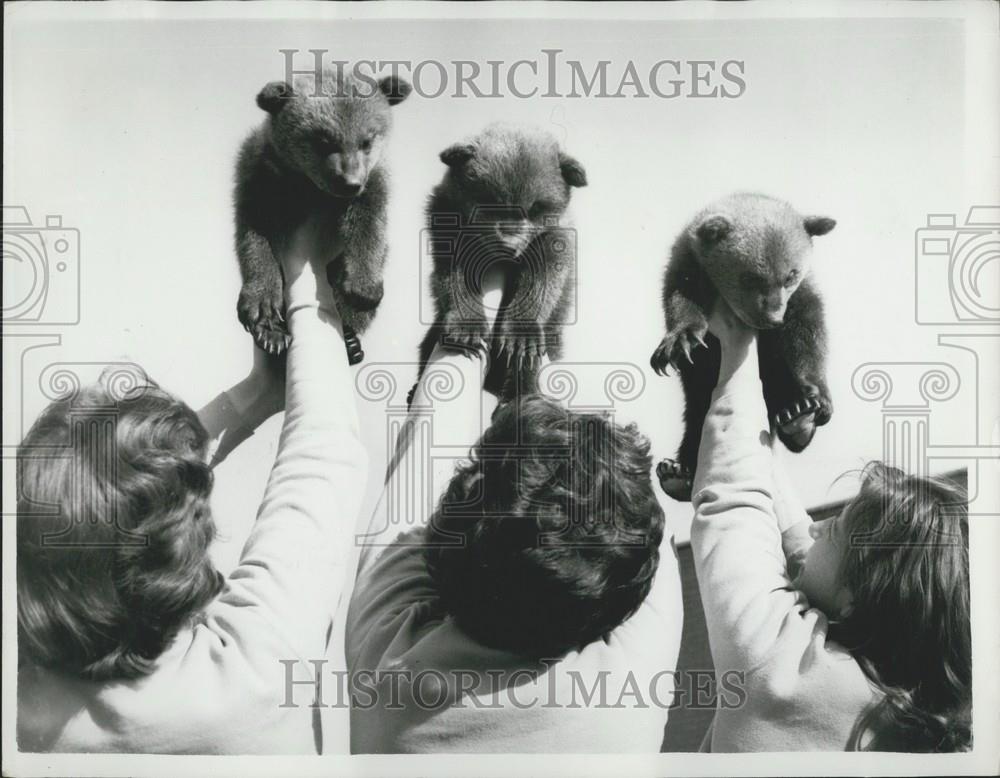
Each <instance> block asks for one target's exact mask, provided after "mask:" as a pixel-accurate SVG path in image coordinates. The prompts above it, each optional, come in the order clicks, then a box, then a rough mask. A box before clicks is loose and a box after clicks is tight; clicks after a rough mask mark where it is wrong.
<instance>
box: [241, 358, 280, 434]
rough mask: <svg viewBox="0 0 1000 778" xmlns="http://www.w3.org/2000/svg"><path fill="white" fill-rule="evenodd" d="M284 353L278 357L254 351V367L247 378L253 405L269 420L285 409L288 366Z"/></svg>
mask: <svg viewBox="0 0 1000 778" xmlns="http://www.w3.org/2000/svg"><path fill="white" fill-rule="evenodd" d="M286 354H287V352H283V353H281V354H280V355H278V356H272V355H271V354H267V353H266V352H264V351H263V350H262V349H259V348H255V349H254V350H253V367H251V368H250V374H249V375H248V376H247V377H246V383H247V385H248V387H249V393H250V397H251V398H252V405H253V407H254V408H255V409H257V410H258V411H259V414H260V415H261V416H263V418H268V417H270V416H272V415H274V414H275V413H277V412H278V411H282V410H284V408H285V367H286V365H287V364H288V359H287V356H286Z"/></svg>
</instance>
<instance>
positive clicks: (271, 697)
mask: <svg viewBox="0 0 1000 778" xmlns="http://www.w3.org/2000/svg"><path fill="white" fill-rule="evenodd" d="M321 317H322V318H321ZM323 318H325V316H324V315H323V314H321V313H320V312H319V311H317V310H316V309H315V308H299V309H298V310H296V311H295V312H294V313H292V314H291V315H290V316H289V326H290V328H291V332H292V336H293V339H292V344H291V349H290V351H289V354H288V368H287V369H288V374H287V390H286V391H287V395H286V414H285V419H284V427H283V429H282V433H281V441H280V443H279V446H278V454H277V458H276V460H275V463H274V468H273V470H272V471H271V477H270V480H269V482H268V486H267V491H266V493H265V496H264V500H263V503H262V504H261V507H260V511H259V514H258V516H257V520H256V522H255V524H254V527H253V530H252V532H251V534H250V538H249V539H248V540H247V543H246V546H245V547H244V549H243V554H242V557H241V560H240V563H239V566H238V567H237V568H236V569H235V570H234V571H233V573H232V575H230V576H229V579H228V580H227V582H226V586H225V588H224V590H223V591H222V593H221V594H220V595H219V597H218V598H217V599H216V600H215V601H214V602H212V604H211V605H209V606H208V608H207V609H206V610H205V611H204V613H203V614H202V616H201V617H200V618H199V619H198V620H197V623H195V624H194V625H192V626H191V627H190V628H188V629H185V630H184V631H182V632H181V633H180V634H179V635H178V636H177V638H176V639H175V640H174V642H173V643H172V645H171V646H170V647H169V648H168V649H167V650H166V652H164V654H163V655H162V656H161V657H160V658H159V660H158V662H157V665H156V669H155V671H154V672H153V673H152V674H151V675H149V676H146V677H144V678H141V679H138V680H133V681H118V682H104V683H95V682H90V681H84V680H79V679H74V678H69V677H64V676H60V675H57V674H55V673H52V672H49V671H46V670H42V669H40V668H36V667H25V668H22V669H21V671H20V673H19V678H18V733H17V737H18V745H19V748H20V750H22V751H56V752H80V751H84V752H95V751H99V752H135V753H151V752H152V753H196V754H209V753H239V754H248V753H283V754H289V753H316V752H317V746H318V742H319V734H320V733H319V730H318V727H319V722H318V718H316V719H315V720H314V715H313V714H314V713H315V711H314V709H311V708H310V707H308V705H307V704H302V700H301V698H302V697H303V696H304V695H303V692H302V690H301V688H296V692H297V693H296V695H295V699H296V700H297V701H298V702H299V703H300V704H299V705H298V707H281V705H282V702H284V699H285V666H284V665H282V664H281V663H280V661H279V660H281V659H290V660H294V659H299V660H303V662H305V661H307V660H311V659H322V658H323V657H324V656H325V654H326V644H327V637H328V633H329V630H330V627H331V623H332V618H333V614H334V612H335V610H336V608H337V603H338V600H339V597H340V593H341V586H342V584H343V581H344V580H345V565H346V563H347V558H348V553H349V550H350V544H351V532H352V530H353V524H354V520H355V517H356V515H357V512H358V510H359V508H360V502H361V498H362V491H363V489H364V484H365V477H366V472H367V455H366V453H365V450H364V449H363V448H362V445H361V441H360V438H359V433H358V418H357V412H356V409H355V403H354V396H353V392H352V385H353V384H352V381H351V376H350V373H349V369H348V364H347V357H346V354H345V350H344V343H343V336H342V335H340V334H339V333H338V331H337V329H336V328H335V326H334V325H333V324H331V323H330V322H329V320H325V321H324V320H323ZM303 667H310V665H307V664H305V665H299V666H298V667H297V669H296V678H301V677H303V676H302V675H301V673H303V672H304V671H303V669H302V668H303Z"/></svg>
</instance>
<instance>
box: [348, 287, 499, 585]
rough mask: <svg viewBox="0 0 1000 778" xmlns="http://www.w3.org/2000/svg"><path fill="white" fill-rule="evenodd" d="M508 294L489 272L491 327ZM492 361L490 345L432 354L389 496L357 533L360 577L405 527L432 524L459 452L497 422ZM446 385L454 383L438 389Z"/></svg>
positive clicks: (388, 484) (400, 443)
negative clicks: (489, 373) (491, 403)
mask: <svg viewBox="0 0 1000 778" xmlns="http://www.w3.org/2000/svg"><path fill="white" fill-rule="evenodd" d="M502 294H503V278H502V276H500V275H499V274H498V273H491V274H488V275H487V277H486V278H484V279H483V299H484V302H485V303H486V305H485V308H486V312H487V321H488V323H489V325H490V326H491V327H492V325H493V321H494V320H495V318H496V310H497V308H498V307H499V303H500V298H501V296H502ZM488 367H489V364H488V357H487V355H486V349H485V348H483V349H482V350H476V351H467V352H461V351H455V350H450V349H446V348H444V347H443V346H441V345H440V344H438V345H437V346H436V347H435V349H434V351H433V352H432V353H431V357H430V359H429V360H428V362H427V367H426V369H425V370H424V372H423V374H422V375H421V378H420V382H419V384H418V385H417V388H416V391H415V392H414V395H413V401H412V402H411V405H410V413H409V415H408V416H407V419H406V422H405V423H404V425H403V428H402V430H401V431H400V433H399V436H398V437H397V439H396V445H395V448H394V450H393V452H392V455H391V457H390V459H389V465H388V468H387V471H386V480H385V488H384V489H383V491H382V496H381V497H380V499H379V502H378V504H377V505H376V507H375V510H374V512H373V513H372V517H371V520H370V521H369V523H368V527H367V528H366V530H365V532H364V533H363V534H361V535H359V536H358V538H357V542H358V544H359V545H360V546H361V556H360V561H359V563H358V576H359V577H360V576H362V575H363V573H364V572H365V571H366V570H367V569H368V568H369V567H370V566H371V565H372V564H373V563H374V562H375V560H376V559H377V558H378V557H379V555H380V554H381V552H382V551H383V550H384V549H385V548H386V547H388V546H389V545H391V544H392V543H393V541H395V540H396V538H397V537H398V535H399V534H400V533H401V532H404V531H408V530H414V529H418V528H420V527H423V526H424V525H426V524H427V522H428V521H429V520H430V517H431V515H432V514H433V512H434V509H435V508H436V507H437V503H438V501H439V500H440V498H441V494H442V493H443V491H444V489H445V487H446V486H447V485H448V482H449V481H450V480H451V476H452V474H453V473H454V470H455V464H456V462H457V459H458V458H460V457H464V456H466V455H467V453H468V451H469V449H471V448H472V446H473V444H475V442H476V441H477V440H478V439H479V438H480V436H482V434H483V431H484V428H485V427H486V426H487V425H488V423H489V416H488V414H487V407H488V406H487V405H486V403H485V402H484V400H485V399H486V398H488V397H489V396H490V395H488V394H486V393H484V392H483V378H484V377H485V374H486V370H487V368H488ZM446 385H450V386H451V387H452V388H451V389H450V390H442V391H439V390H438V389H437V388H436V387H439V386H441V387H443V386H446Z"/></svg>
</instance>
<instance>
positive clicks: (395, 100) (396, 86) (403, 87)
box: [378, 76, 413, 105]
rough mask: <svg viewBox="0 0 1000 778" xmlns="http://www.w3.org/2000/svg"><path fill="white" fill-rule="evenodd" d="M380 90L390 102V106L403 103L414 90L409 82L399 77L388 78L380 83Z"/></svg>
mask: <svg viewBox="0 0 1000 778" xmlns="http://www.w3.org/2000/svg"><path fill="white" fill-rule="evenodd" d="M378 88H379V91H380V92H381V93H382V94H384V95H385V97H386V99H387V100H388V101H389V105H397V104H399V103H401V102H403V101H404V100H405V99H406V98H407V97H408V96H409V94H410V92H411V91H412V89H413V87H411V86H410V82H409V81H406V80H405V79H402V78H400V77H399V76H386V77H385V78H383V79H382V80H381V81H379V82H378Z"/></svg>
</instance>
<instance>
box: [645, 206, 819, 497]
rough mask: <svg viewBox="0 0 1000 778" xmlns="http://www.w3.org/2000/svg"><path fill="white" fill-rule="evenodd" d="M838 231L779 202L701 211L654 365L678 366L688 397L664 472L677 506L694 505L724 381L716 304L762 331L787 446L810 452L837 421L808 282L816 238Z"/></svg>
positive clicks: (660, 368)
mask: <svg viewBox="0 0 1000 778" xmlns="http://www.w3.org/2000/svg"><path fill="white" fill-rule="evenodd" d="M835 225H836V222H835V221H834V220H833V219H830V218H827V217H824V216H802V215H800V214H799V213H797V212H796V211H795V210H794V209H793V208H792V207H791V206H790V205H789V204H788V203H786V202H784V201H782V200H778V199H775V198H773V197H767V196H765V195H760V194H751V193H737V194H733V195H730V196H729V197H726V198H723V199H722V200H719V201H718V202H716V203H713V204H712V205H710V206H709V207H707V208H705V209H704V210H703V211H701V212H700V213H699V214H698V215H697V216H696V217H695V218H694V219H693V220H692V221H691V223H690V224H689V225H688V226H687V227H686V228H685V229H684V231H683V232H682V233H681V234H680V236H679V237H678V238H677V240H676V241H675V243H674V246H673V249H672V251H671V255H670V260H669V262H668V263H667V269H666V273H665V275H664V279H663V307H664V311H665V314H666V320H667V334H666V336H665V337H664V338H663V340H662V342H661V343H660V345H659V347H658V348H657V349H656V351H654V352H653V356H652V358H651V359H650V364H651V365H652V367H653V369H654V370H655V371H656V372H657V373H659V374H661V375H663V374H665V373H666V368H667V365H671V366H673V367H674V369H675V370H677V371H678V372H679V373H680V376H681V382H682V385H683V387H684V437H683V439H682V441H681V445H680V449H679V451H678V452H677V459H676V461H675V460H664V461H663V462H661V463H660V466H659V467H658V475H659V476H660V480H661V482H663V483H664V489H665V490H667V493H668V494H669V495H670V496H671V497H673V498H674V499H675V500H682V501H687V500H690V499H691V484H692V481H693V478H694V470H695V466H696V465H697V461H698V445H699V443H700V441H701V430H702V426H703V424H704V421H705V415H706V414H707V413H708V408H709V404H710V400H711V395H712V390H713V388H714V387H715V383H716V381H717V380H718V377H719V364H720V350H719V342H718V340H717V339H716V338H715V337H714V336H713V335H711V334H710V333H709V332H708V316H709V315H710V314H711V311H712V306H713V304H714V302H715V300H716V299H717V296H722V297H723V298H724V299H725V300H726V302H727V303H729V305H730V307H732V309H733V311H734V312H735V314H736V315H737V316H738V317H739V318H740V319H741V320H742V321H743V322H744V323H745V324H746V325H747V326H750V327H753V328H754V329H757V330H759V331H760V332H758V335H757V351H758V355H759V360H760V378H761V382H762V384H763V391H764V401H765V403H766V405H767V411H768V415H769V417H770V419H771V424H772V430H773V431H775V432H777V435H778V438H779V439H780V440H781V442H782V443H784V444H785V446H786V447H787V448H788V449H789V450H790V451H795V452H798V451H802V450H803V449H804V448H805V447H806V446H808V445H809V442H810V441H811V440H812V438H813V435H814V433H815V431H816V427H820V426H822V425H824V424H826V423H827V422H828V421H830V417H831V415H832V414H833V404H832V402H831V400H830V391H829V389H828V388H827V384H826V377H825V369H824V361H825V357H826V325H825V323H824V320H823V303H822V300H821V299H820V296H819V294H818V293H817V291H816V289H815V288H814V286H813V284H812V283H811V282H810V280H809V278H808V277H807V274H808V272H809V262H810V255H811V253H812V238H813V237H815V236H818V235H826V233H828V232H829V231H830V230H832V229H833V228H834V226H835Z"/></svg>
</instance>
